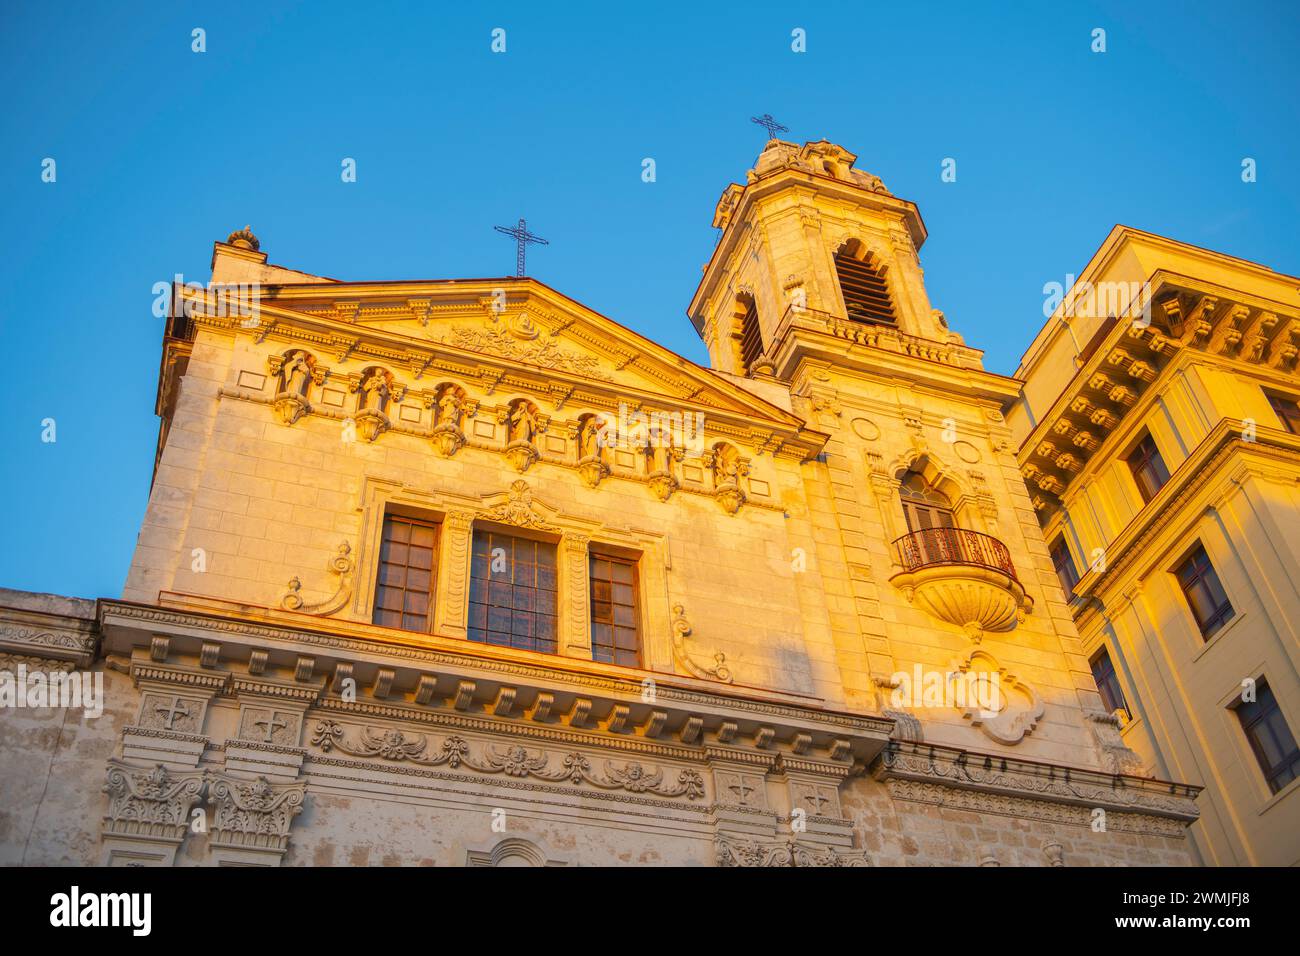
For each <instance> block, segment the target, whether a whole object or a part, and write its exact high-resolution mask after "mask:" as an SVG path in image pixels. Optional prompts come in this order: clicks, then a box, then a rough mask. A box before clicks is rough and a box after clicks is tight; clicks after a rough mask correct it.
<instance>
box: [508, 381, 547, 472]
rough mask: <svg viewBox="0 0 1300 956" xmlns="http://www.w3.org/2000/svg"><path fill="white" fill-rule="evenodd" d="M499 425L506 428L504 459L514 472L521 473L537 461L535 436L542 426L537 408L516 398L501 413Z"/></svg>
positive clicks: (522, 399)
mask: <svg viewBox="0 0 1300 956" xmlns="http://www.w3.org/2000/svg"><path fill="white" fill-rule="evenodd" d="M501 423H502V424H504V425H505V426H506V434H507V436H508V444H507V445H506V458H507V459H509V461H510V464H511V465H513V466H514V469H515V471H518V472H520V473H523V472H525V471H527V470H528V468H529V466H530V465H532V464H533V462H535V461H537V459H538V457H539V456H538V452H537V445H536V441H537V436H538V435H539V434H540V433H541V432H542V431H543V424H542V420H541V416H540V413H539V412H538V410H537V406H536V405H534V404H533V403H532V402H530V401H528V400H527V399H524V398H517V399H515V400H514V401H513V402H511V403H510V405H509V407H508V408H507V409H506V410H505V411H504V412H503V414H502V419H501Z"/></svg>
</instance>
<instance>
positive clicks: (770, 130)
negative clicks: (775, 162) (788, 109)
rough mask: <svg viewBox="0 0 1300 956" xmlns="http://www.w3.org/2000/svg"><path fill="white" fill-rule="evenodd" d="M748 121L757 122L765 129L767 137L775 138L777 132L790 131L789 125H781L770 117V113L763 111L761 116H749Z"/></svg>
mask: <svg viewBox="0 0 1300 956" xmlns="http://www.w3.org/2000/svg"><path fill="white" fill-rule="evenodd" d="M749 121H750V122H751V123H757V124H758V125H759V126H761V127H763V128H764V129H765V130H767V138H768V139H776V134H777V133H788V132H790V127H788V126H782V125H781V124H780V123H778V122H777V121H776V120H774V119H772V114H771V113H764V114H763V115H762V116H751V117H750V118H749Z"/></svg>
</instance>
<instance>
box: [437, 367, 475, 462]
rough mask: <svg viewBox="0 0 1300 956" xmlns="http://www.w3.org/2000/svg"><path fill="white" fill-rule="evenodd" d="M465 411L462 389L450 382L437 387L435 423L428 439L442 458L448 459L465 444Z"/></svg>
mask: <svg viewBox="0 0 1300 956" xmlns="http://www.w3.org/2000/svg"><path fill="white" fill-rule="evenodd" d="M466 411H467V409H466V399H465V391H464V389H462V388H459V387H458V386H456V385H453V384H452V383H450V382H448V383H445V384H444V385H442V386H440V387H439V389H438V392H437V399H436V405H435V410H434V419H435V421H434V425H433V429H432V431H431V432H430V434H429V437H430V438H431V439H432V441H433V447H434V448H435V449H436V450H437V452H438V454H440V455H441V456H442V457H443V458H450V457H451V456H452V455H454V454H456V452H457V451H459V450H460V449H461V447H462V446H463V445H464V444H465V431H464V427H463V424H462V423H463V421H464V418H465V414H466Z"/></svg>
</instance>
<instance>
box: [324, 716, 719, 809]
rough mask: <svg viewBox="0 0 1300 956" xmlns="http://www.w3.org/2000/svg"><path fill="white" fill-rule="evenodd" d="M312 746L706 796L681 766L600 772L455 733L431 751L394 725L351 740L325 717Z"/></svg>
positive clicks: (582, 762) (572, 757) (587, 762)
mask: <svg viewBox="0 0 1300 956" xmlns="http://www.w3.org/2000/svg"><path fill="white" fill-rule="evenodd" d="M312 745H313V746H315V747H319V748H320V749H321V750H322V751H324V752H325V753H329V752H330V751H331V750H334V749H338V750H340V751H342V752H343V753H345V754H348V755H350V756H354V757H379V758H380V759H383V760H391V761H395V762H405V763H414V764H418V765H420V766H425V767H438V766H447V767H450V768H452V769H460V768H468V769H470V770H475V771H478V772H479V773H484V774H503V775H505V776H507V777H518V778H530V777H531V778H536V779H539V780H547V781H551V782H554V783H560V782H567V783H569V784H572V785H574V786H577V785H580V784H584V783H585V784H590V785H591V786H594V787H597V788H599V789H602V790H623V791H626V792H628V793H649V794H654V795H656V796H660V797H685V798H686V799H687V800H698V799H700V798H701V797H703V796H704V778H703V777H702V776H701V775H700V773H699V772H698V771H696V770H689V769H687V770H681V771H679V772H678V773H677V776H676V779H675V780H673V781H671V782H670V781H668V780H666V779H665V774H664V770H663V768H658V769H647V768H646V767H645V766H643V765H642V764H640V763H637V762H635V761H629V762H627V763H624V764H623V765H622V766H618V765H616V764H614V763H613V762H611V761H608V760H606V761H605V762H604V769H603V771H597V770H595V769H594V768H593V766H592V760H591V758H589V757H587V756H586V755H585V754H582V753H579V752H576V751H575V752H571V753H567V754H565V755H564V756H563V757H562V758H560V760H559V762H558V764H556V765H552V757H553V755H552V754H549V753H547V752H546V751H541V750H538V751H533V750H529V749H528V748H527V747H524V746H522V745H516V746H512V747H507V748H506V749H505V750H498V749H496V748H494V747H487V746H485V747H483V748H482V749H481V750H480V751H479V752H477V753H475V752H474V750H473V749H472V748H471V746H470V744H469V741H467V740H466V739H465V738H464V737H460V736H451V737H447V738H445V739H444V740H443V742H442V745H441V746H440V747H437V748H436V749H434V750H433V752H430V747H429V738H428V737H424V736H419V737H407V735H406V734H405V733H403V732H402V731H400V730H396V729H385V730H383V731H380V732H378V733H376V732H375V731H372V730H371V729H370V728H369V727H363V728H362V729H361V732H360V734H359V735H358V737H357V738H354V739H349V738H348V736H347V732H346V731H345V730H344V729H343V727H342V726H340V725H339V724H337V723H335V722H334V721H332V720H322V721H320V722H319V723H318V724H317V725H316V730H315V733H314V735H313V737H312Z"/></svg>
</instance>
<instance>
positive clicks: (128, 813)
mask: <svg viewBox="0 0 1300 956" xmlns="http://www.w3.org/2000/svg"><path fill="white" fill-rule="evenodd" d="M203 783H204V777H203V774H202V773H201V772H189V773H180V774H177V773H173V772H172V771H169V770H168V769H167V768H166V767H164V766H163V765H162V764H160V763H159V764H155V765H154V766H153V767H152V768H149V767H136V766H132V765H131V764H127V763H123V762H122V761H119V760H110V761H109V762H108V782H107V784H106V785H105V787H104V792H105V793H106V794H108V812H107V813H106V814H105V815H104V823H103V835H102V842H103V857H102V861H101V862H102V865H104V866H171V865H172V864H173V863H174V862H175V861H176V851H177V850H178V849H179V848H180V845H181V841H182V840H184V839H185V833H186V831H187V830H188V829H189V824H190V809H191V808H192V807H193V806H194V804H196V803H197V802H198V800H199V797H200V795H201V794H202V792H203Z"/></svg>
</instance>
